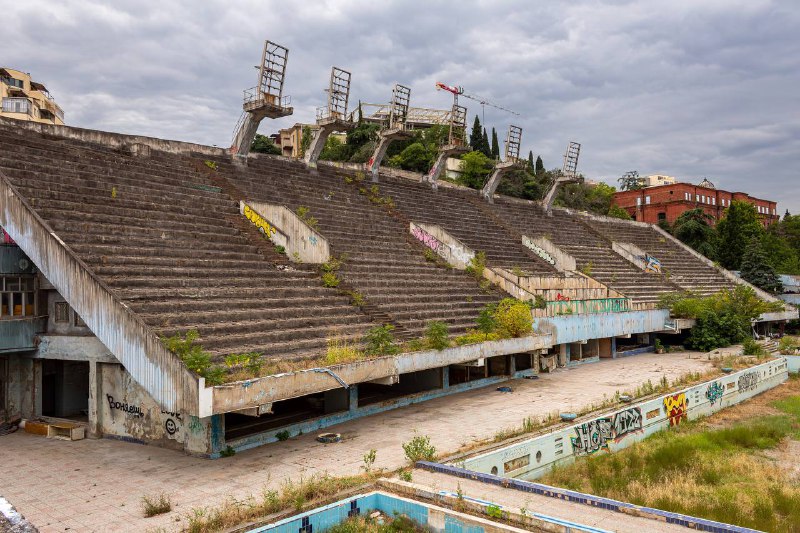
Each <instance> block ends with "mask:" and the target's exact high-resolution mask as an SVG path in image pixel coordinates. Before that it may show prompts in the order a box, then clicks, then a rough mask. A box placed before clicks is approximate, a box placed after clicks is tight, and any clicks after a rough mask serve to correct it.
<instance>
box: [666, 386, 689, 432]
mask: <svg viewBox="0 0 800 533" xmlns="http://www.w3.org/2000/svg"><path fill="white" fill-rule="evenodd" d="M664 408H665V409H666V410H667V416H668V417H669V425H670V426H677V425H679V424H680V423H681V422H682V421H683V420H686V416H687V412H686V411H687V405H686V393H684V392H681V393H679V394H671V395H669V396H665V397H664Z"/></svg>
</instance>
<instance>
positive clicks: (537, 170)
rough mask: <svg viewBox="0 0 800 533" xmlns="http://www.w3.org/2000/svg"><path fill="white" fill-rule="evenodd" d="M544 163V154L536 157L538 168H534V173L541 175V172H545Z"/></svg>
mask: <svg viewBox="0 0 800 533" xmlns="http://www.w3.org/2000/svg"><path fill="white" fill-rule="evenodd" d="M544 172H545V170H544V163H543V162H542V156H537V157H536V168H535V169H534V174H536V175H537V176H539V175H540V174H544Z"/></svg>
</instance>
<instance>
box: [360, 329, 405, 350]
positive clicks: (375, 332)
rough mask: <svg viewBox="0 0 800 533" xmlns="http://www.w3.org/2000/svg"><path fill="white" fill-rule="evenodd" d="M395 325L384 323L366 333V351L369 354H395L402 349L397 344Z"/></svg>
mask: <svg viewBox="0 0 800 533" xmlns="http://www.w3.org/2000/svg"><path fill="white" fill-rule="evenodd" d="M392 331H394V326H392V325H391V324H384V325H382V326H375V327H374V328H372V329H370V330H369V331H367V333H366V335H364V344H365V345H366V346H365V348H364V353H366V354H367V355H394V354H396V353H398V352H399V351H400V348H399V347H398V346H397V344H395V339H394V334H393V333H392Z"/></svg>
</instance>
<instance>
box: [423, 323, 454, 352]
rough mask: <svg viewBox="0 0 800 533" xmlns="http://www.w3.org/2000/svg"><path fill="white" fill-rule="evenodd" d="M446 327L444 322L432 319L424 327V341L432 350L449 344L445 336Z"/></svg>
mask: <svg viewBox="0 0 800 533" xmlns="http://www.w3.org/2000/svg"><path fill="white" fill-rule="evenodd" d="M447 335H448V328H447V324H445V323H444V322H438V321H434V322H431V323H429V324H428V327H427V328H426V329H425V342H426V344H427V345H428V347H430V348H432V349H434V350H443V349H445V348H447V347H448V346H450V341H449V340H448V338H447Z"/></svg>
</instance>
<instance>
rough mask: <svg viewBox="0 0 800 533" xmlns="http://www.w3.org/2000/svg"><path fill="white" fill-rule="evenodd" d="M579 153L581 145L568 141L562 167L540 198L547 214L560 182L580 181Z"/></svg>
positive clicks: (581, 179)
mask: <svg viewBox="0 0 800 533" xmlns="http://www.w3.org/2000/svg"><path fill="white" fill-rule="evenodd" d="M580 154H581V145H580V143H576V142H575V141H570V142H569V144H568V145H567V151H566V153H564V167H563V168H562V169H561V175H560V176H556V179H555V180H554V181H553V184H552V185H550V189H549V190H548V191H547V194H545V196H544V200H542V207H544V209H545V211H547V213H548V214H549V213H550V212H551V210H552V207H553V200H554V199H555V197H556V192H558V187H559V186H560V185H561V184H562V183H578V182H582V181H583V178H582V177H581V176H579V175H578V156H580Z"/></svg>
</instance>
